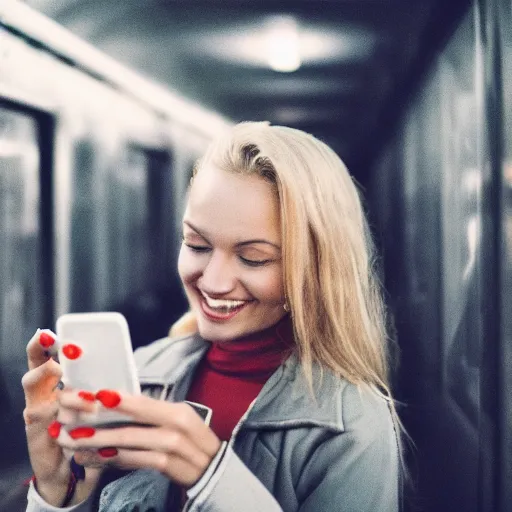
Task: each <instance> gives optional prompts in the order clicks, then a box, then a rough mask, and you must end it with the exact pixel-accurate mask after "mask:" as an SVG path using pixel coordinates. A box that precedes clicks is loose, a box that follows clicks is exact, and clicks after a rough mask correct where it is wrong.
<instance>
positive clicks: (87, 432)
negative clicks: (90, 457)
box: [69, 427, 96, 439]
mask: <svg viewBox="0 0 512 512" xmlns="http://www.w3.org/2000/svg"><path fill="white" fill-rule="evenodd" d="M95 432H96V430H95V429H93V428H92V427H77V428H75V429H73V430H71V431H70V432H69V435H70V436H71V438H73V439H83V438H84V437H92V436H93V435H94V434H95Z"/></svg>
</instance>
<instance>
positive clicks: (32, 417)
mask: <svg viewBox="0 0 512 512" xmlns="http://www.w3.org/2000/svg"><path fill="white" fill-rule="evenodd" d="M58 408H59V404H58V402H57V401H56V400H54V401H53V402H40V403H38V404H37V405H35V406H31V407H25V409H24V411H23V419H24V420H25V425H27V426H29V425H38V426H40V427H41V428H47V426H48V425H49V424H50V423H51V422H52V421H53V420H54V419H55V418H56V417H57V411H58ZM38 428H39V427H38Z"/></svg>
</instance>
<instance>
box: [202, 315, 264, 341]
mask: <svg viewBox="0 0 512 512" xmlns="http://www.w3.org/2000/svg"><path fill="white" fill-rule="evenodd" d="M256 330H257V329H244V328H240V327H237V326H227V325H222V326H216V325H210V324H209V323H208V322H205V321H204V320H203V321H199V322H198V331H199V335H200V336H201V338H203V339H205V340H208V341H232V340H236V339H238V338H241V337H242V336H245V335H247V334H250V333H252V332H255V331H256Z"/></svg>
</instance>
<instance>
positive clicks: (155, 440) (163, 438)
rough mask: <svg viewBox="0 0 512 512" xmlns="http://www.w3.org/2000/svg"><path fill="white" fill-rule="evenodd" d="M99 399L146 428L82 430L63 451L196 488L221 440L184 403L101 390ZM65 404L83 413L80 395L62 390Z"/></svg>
mask: <svg viewBox="0 0 512 512" xmlns="http://www.w3.org/2000/svg"><path fill="white" fill-rule="evenodd" d="M96 398H97V399H98V400H99V401H100V402H101V403H102V404H103V406H105V407H108V408H111V409H112V408H115V410H116V411H118V412H120V413H123V414H126V415H128V416H130V417H132V418H133V421H134V422H136V423H141V424H143V425H148V426H142V425H141V426H125V427H118V428H99V429H95V430H94V429H90V428H88V429H80V427H77V428H75V429H74V430H71V431H70V432H69V435H61V436H60V437H59V443H60V444H61V446H62V447H65V448H69V449H71V450H80V451H78V452H75V460H76V461H77V462H78V463H79V464H84V465H87V466H89V465H92V466H97V465H105V464H108V465H115V466H117V467H119V468H122V469H140V468H152V469H156V470H158V471H159V472H160V473H162V474H163V475H165V476H167V478H169V479H170V480H172V481H174V482H176V483H177V484H178V485H181V486H183V487H185V488H189V487H192V486H193V485H194V484H195V483H196V482H197V481H198V480H199V479H200V478H201V476H202V475H203V473H204V472H205V471H206V469H207V468H208V466H209V465H210V463H211V461H212V459H213V458H214V457H215V455H216V454H217V452H218V450H219V448H220V446H221V441H220V440H219V439H218V438H217V436H216V435H215V434H214V433H213V431H212V430H211V429H210V428H209V427H207V426H206V425H205V424H204V422H203V421H202V419H201V417H200V416H199V415H198V414H197V413H196V412H195V411H194V410H193V409H192V407H190V406H189V405H187V404H186V403H169V402H164V401H162V400H155V399H153V398H149V397H146V396H143V395H139V396H133V395H125V394H123V395H121V394H119V393H117V392H115V391H100V392H99V393H97V394H96ZM59 401H60V403H61V405H62V406H63V407H64V408H65V409H67V410H70V409H75V410H78V411H80V410H83V402H84V400H83V398H80V396H79V393H78V392H72V391H65V390H64V391H62V392H61V393H60V394H59Z"/></svg>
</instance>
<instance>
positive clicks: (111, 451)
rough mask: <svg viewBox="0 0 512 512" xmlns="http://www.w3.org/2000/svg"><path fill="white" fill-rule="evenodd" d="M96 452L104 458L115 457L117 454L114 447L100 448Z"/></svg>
mask: <svg viewBox="0 0 512 512" xmlns="http://www.w3.org/2000/svg"><path fill="white" fill-rule="evenodd" d="M98 453H99V454H100V455H101V456H102V457H105V458H108V457H115V456H116V455H117V450H116V449H115V448H100V449H99V450H98Z"/></svg>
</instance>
